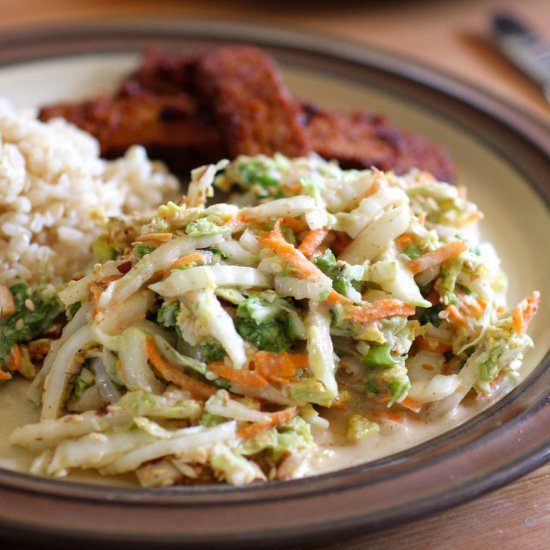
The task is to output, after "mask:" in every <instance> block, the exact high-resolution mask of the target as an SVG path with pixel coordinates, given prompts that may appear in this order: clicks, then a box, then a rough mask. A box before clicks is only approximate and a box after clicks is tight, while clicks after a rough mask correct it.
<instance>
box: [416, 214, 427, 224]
mask: <svg viewBox="0 0 550 550" xmlns="http://www.w3.org/2000/svg"><path fill="white" fill-rule="evenodd" d="M418 223H419V224H420V225H424V224H425V223H426V214H424V212H422V213H421V214H419V215H418Z"/></svg>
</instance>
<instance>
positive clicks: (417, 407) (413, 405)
mask: <svg viewBox="0 0 550 550" xmlns="http://www.w3.org/2000/svg"><path fill="white" fill-rule="evenodd" d="M399 404H400V405H401V406H403V407H405V408H406V409H409V410H410V411H412V412H414V413H419V412H420V411H421V410H422V405H421V404H420V403H419V402H418V401H415V400H414V399H413V398H412V397H409V396H408V395H407V397H405V399H403V401H401V402H400V403H399Z"/></svg>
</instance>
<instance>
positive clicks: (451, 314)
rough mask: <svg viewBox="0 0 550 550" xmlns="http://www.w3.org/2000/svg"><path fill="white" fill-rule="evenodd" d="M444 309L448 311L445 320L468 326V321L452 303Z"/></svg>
mask: <svg viewBox="0 0 550 550" xmlns="http://www.w3.org/2000/svg"><path fill="white" fill-rule="evenodd" d="M445 311H446V312H447V313H448V315H447V320H448V321H449V322H450V323H451V324H453V325H460V326H463V327H467V326H468V321H466V318H465V317H464V315H463V314H462V313H461V311H460V310H459V309H458V308H457V307H456V306H454V305H450V306H447V308H446V309H445Z"/></svg>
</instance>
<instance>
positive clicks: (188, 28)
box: [0, 17, 550, 543]
mask: <svg viewBox="0 0 550 550" xmlns="http://www.w3.org/2000/svg"><path fill="white" fill-rule="evenodd" d="M122 23H124V28H125V32H127V33H136V24H137V23H139V27H140V29H139V30H138V31H137V32H140V31H141V30H143V29H149V30H153V31H155V32H159V31H160V30H162V29H163V28H164V30H166V29H165V25H166V20H165V19H161V18H156V19H148V20H144V19H143V18H141V17H136V18H125V19H124V21H122V20H119V19H116V18H113V19H109V20H97V21H91V20H90V21H87V22H86V23H76V24H71V26H70V27H67V26H66V25H55V24H53V25H52V24H48V25H39V26H38V25H37V26H32V27H25V28H21V29H16V31H15V32H12V31H7V32H5V33H2V35H1V36H0V69H1V68H2V67H5V66H8V65H9V64H10V63H7V62H6V61H5V59H6V58H7V57H9V54H8V56H6V54H5V49H6V48H10V47H11V48H13V47H14V46H16V47H17V46H21V45H23V46H28V43H29V36H31V37H32V38H33V40H34V41H36V42H40V40H43V37H44V36H48V37H50V38H52V37H53V36H55V37H56V38H57V39H59V38H60V37H61V38H63V37H65V38H66V37H69V38H70V37H75V36H77V35H80V36H79V37H81V36H82V33H83V32H84V31H86V32H88V33H89V36H97V33H98V32H99V33H101V32H104V33H112V32H113V31H115V30H118V31H120V25H121V24H122ZM169 23H170V25H169V26H170V29H169V32H171V33H174V34H178V33H179V36H175V37H174V38H175V39H177V40H182V41H189V40H191V41H192V40H196V39H197V38H198V39H204V36H205V34H204V33H205V28H206V29H209V31H208V32H207V33H206V34H208V33H209V34H210V35H213V34H223V36H222V38H223V39H224V40H225V41H234V39H235V37H236V36H239V37H241V41H246V42H248V43H256V44H258V45H259V46H260V47H271V48H278V47H282V48H283V49H289V48H291V49H294V50H296V48H297V47H298V46H300V48H301V49H302V50H304V51H306V52H307V53H308V54H309V55H317V56H319V55H329V56H331V58H333V59H335V60H336V61H338V60H340V61H341V62H346V63H348V64H349V63H352V64H354V65H358V66H359V67H360V68H361V67H363V68H364V66H365V64H370V67H371V68H372V67H374V69H375V70H379V71H386V72H389V73H391V75H393V76H397V77H400V78H402V79H403V78H404V79H407V80H411V81H413V82H414V83H416V85H420V86H422V87H428V88H430V89H431V90H432V91H433V92H436V93H439V94H443V95H444V96H446V97H447V98H449V97H450V98H452V99H453V100H455V101H458V102H461V103H462V104H466V107H467V108H468V109H474V110H475V111H477V112H478V114H481V115H484V116H489V118H490V119H492V120H493V121H496V122H498V123H499V124H500V125H504V126H505V127H508V129H510V130H512V131H513V132H515V133H516V134H517V135H518V136H519V137H520V138H523V139H524V140H527V142H528V145H529V146H530V147H532V148H535V149H537V150H538V151H539V152H540V153H542V154H543V156H546V159H547V162H548V159H550V157H549V154H550V133H549V131H550V127H547V126H546V125H544V124H541V123H540V121H537V120H535V119H534V117H532V116H531V114H530V113H525V112H521V111H518V109H517V108H515V107H513V106H511V105H509V104H507V103H505V102H504V101H502V100H501V99H500V98H496V97H494V96H491V95H490V94H488V93H487V92H486V91H483V90H479V89H477V90H476V89H475V88H474V87H473V86H471V85H470V84H469V83H468V84H466V83H464V82H461V81H459V80H457V79H455V78H454V77H453V78H452V79H450V78H449V77H448V76H446V75H444V74H443V73H442V72H441V71H436V70H434V69H431V68H427V67H426V66H423V65H421V64H419V63H417V62H411V61H410V60H407V58H405V57H403V56H398V55H394V54H390V53H387V52H384V51H382V50H379V49H375V48H370V47H367V46H364V45H358V44H356V43H352V42H346V41H343V40H341V39H337V40H336V39H334V40H332V39H331V41H330V42H326V38H324V37H322V36H319V35H315V34H314V33H309V32H306V33H300V34H297V33H296V32H295V31H287V30H281V29H275V28H272V27H265V26H262V27H258V26H252V25H250V24H248V23H221V22H217V21H213V20H197V19H194V20H191V19H187V20H185V21H182V20H177V21H173V20H172V21H169ZM195 26H197V27H196V28H195ZM221 31H223V33H222V32H221ZM186 32H187V33H188V34H185V33H186ZM29 33H30V34H29ZM94 33H95V35H94ZM246 33H248V35H247V36H246V37H245V39H244V40H242V35H243V34H245V35H246ZM281 40H282V41H283V43H284V45H283V46H281V44H280V43H279V44H277V41H281ZM12 55H17V53H16V52H15V51H14V50H13V49H12ZM75 55H79V54H75ZM47 57H48V56H43V57H33V58H32V59H27V61H35V60H39V59H45V58H47ZM63 57H65V55H63ZM22 62H23V61H22V60H17V61H13V64H20V63H22ZM488 101H489V103H488ZM511 125H512V127H511ZM530 185H531V186H532V187H534V188H535V189H536V190H537V191H538V193H539V196H540V197H541V198H542V199H543V200H544V202H545V203H546V206H547V207H549V208H550V188H547V187H548V186H546V187H544V188H538V187H537V186H535V185H533V182H530ZM549 365H550V354H548V353H547V354H546V356H545V357H544V358H543V359H542V361H541V362H540V364H539V365H538V366H537V367H536V368H535V369H534V371H533V372H532V373H531V375H530V376H529V377H528V379H529V378H532V377H533V375H535V373H537V377H542V376H544V370H545V367H547V366H549ZM546 370H548V369H546ZM531 384H532V382H531ZM515 393H517V392H516V390H514V392H512V393H511V394H509V395H508V396H507V397H506V398H504V399H503V400H502V401H500V402H499V403H497V404H496V405H495V407H496V409H495V411H493V414H494V413H495V412H496V411H497V410H501V409H502V408H505V407H506V406H507V404H508V402H509V398H510V397H511V396H513V394H515ZM520 393H522V392H520ZM549 405H550V402H548V400H547V399H543V400H539V401H537V404H536V406H534V408H533V410H530V411H528V412H529V413H530V414H531V416H530V418H531V419H532V418H534V417H535V416H536V415H541V417H542V418H543V419H547V420H548V419H550V413H549V409H550V407H549ZM491 410H493V408H491ZM480 416H482V415H478V416H476V417H474V418H473V419H471V420H470V421H468V422H467V423H466V424H463V425H462V426H459V427H457V428H455V429H453V430H451V432H447V433H446V434H443V435H442V436H439V437H438V438H436V439H437V440H439V439H440V438H445V437H447V439H448V438H453V437H455V435H456V433H455V432H456V431H457V430H461V429H462V430H463V431H465V427H466V426H470V425H471V422H473V421H474V423H475V421H476V419H478V420H477V422H481V421H482V419H480V418H479V417H480ZM515 418H516V420H517V421H518V422H519V421H520V420H521V422H523V423H524V422H526V421H527V420H529V419H526V418H523V417H522V416H521V415H519V416H516V417H515ZM537 418H539V417H538V416H537ZM518 419H519V420H518ZM497 431H498V430H497ZM495 433H496V432H495ZM495 433H493V437H494V436H495ZM449 434H450V435H449ZM432 442H433V440H431V441H430V442H426V443H423V444H421V445H420V446H417V447H415V448H413V449H412V450H408V451H404V452H402V453H398V454H397V455H393V456H392V457H389V458H387V459H381V460H378V461H375V462H374V463H370V464H369V468H370V469H372V468H378V467H383V466H384V465H387V464H388V462H392V461H395V457H396V456H397V457H400V456H402V455H405V456H407V455H409V454H413V452H414V449H417V448H418V447H424V446H426V445H428V446H429V445H430V444H431V443H432ZM474 443H475V442H474ZM549 459H550V436H549V437H548V438H547V440H546V442H545V443H544V444H543V445H541V446H540V448H536V449H532V452H531V455H530V456H529V457H528V458H525V457H524V458H522V459H521V460H519V461H517V462H516V463H514V464H509V465H508V467H507V469H506V470H500V471H496V472H492V475H491V476H490V477H487V478H485V479H484V480H477V481H476V482H475V483H474V484H470V485H469V486H468V487H466V488H463V489H462V491H457V490H456V489H455V493H454V494H453V495H452V498H449V495H448V494H447V497H446V500H445V502H443V503H441V505H439V506H437V511H441V510H443V509H445V508H448V507H450V506H453V505H456V504H458V503H460V502H463V501H465V500H467V499H468V498H472V497H474V496H478V495H480V494H482V493H484V492H487V491H489V490H492V489H495V488H497V487H499V486H501V485H503V484H504V483H506V482H509V481H511V480H513V479H515V478H517V477H519V476H520V475H523V474H524V473H527V471H530V470H532V469H534V468H535V467H537V466H539V465H540V464H542V463H544V462H545V461H547V460H549ZM356 468H362V469H365V468H364V467H352V468H348V469H346V470H342V471H340V472H338V473H336V474H335V473H329V474H324V475H322V476H316V477H314V478H306V479H305V480H297V481H296V482H294V481H291V482H285V483H284V484H282V485H284V486H285V487H283V492H288V491H286V489H287V488H289V489H290V488H291V486H300V485H302V486H306V487H307V486H311V485H313V484H315V483H316V482H318V481H319V478H321V477H323V478H324V477H329V478H332V479H335V478H345V477H348V476H349V470H354V469H356ZM6 472H7V471H6V470H3V469H0V496H3V495H4V494H7V493H6V491H7V492H8V493H9V491H22V492H26V491H27V492H28V491H31V492H32V491H36V492H35V493H34V494H35V496H36V495H45V494H48V495H49V496H50V497H51V498H56V496H55V494H54V493H58V494H59V493H60V492H61V493H63V496H62V497H61V498H62V499H64V500H65V499H67V498H69V499H71V498H74V499H75V500H76V501H79V502H81V501H82V497H81V496H78V495H77V494H73V495H71V486H74V489H75V491H84V492H85V493H87V494H88V495H89V494H91V493H95V494H96V495H97V498H98V499H97V502H103V499H104V498H105V495H106V494H107V493H114V492H120V489H113V488H104V487H101V486H88V485H84V484H77V483H74V482H68V483H63V485H64V489H63V490H62V489H61V488H60V486H61V484H59V482H56V481H50V480H37V479H36V478H33V477H31V476H29V475H26V474H13V473H11V472H10V475H8V476H6V475H5V474H6ZM50 484H51V485H50ZM50 486H51V487H52V491H49V489H50ZM53 487H55V489H53ZM277 487H281V484H279V485H277ZM65 489H67V490H65ZM341 490H346V489H341ZM128 491H129V493H131V494H132V496H131V497H129V499H128V501H127V502H126V501H123V502H121V501H119V500H118V499H117V497H116V496H113V495H112V494H110V496H109V502H111V503H115V504H116V505H117V506H120V505H127V504H131V505H135V506H138V507H139V506H141V507H143V506H145V507H146V506H151V505H154V506H158V505H160V504H161V503H160V502H155V501H154V500H155V499H152V500H151V498H150V495H151V492H150V491H148V492H146V491H143V490H139V489H136V490H134V489H130V490H128ZM242 491H244V492H251V491H252V492H253V491H256V492H262V491H263V492H266V491H267V492H272V491H279V489H277V488H274V487H273V486H270V487H266V486H257V488H256V487H254V488H247V489H243V490H242ZM122 492H124V491H122ZM196 492H200V491H196ZM210 492H211V493H212V494H214V493H215V494H218V495H220V494H225V495H227V494H228V493H235V492H238V491H235V489H233V488H223V489H219V488H216V489H215V491H210ZM156 494H161V493H156ZM162 495H171V496H170V497H168V498H170V499H173V495H174V492H173V491H164V492H162ZM140 498H142V499H143V498H145V499H146V502H145V503H143V502H139V499H140ZM266 498H268V497H266ZM281 498H282V499H283V500H288V498H290V497H289V496H283V497H281ZM293 498H294V499H295V498H299V497H293ZM431 498H433V496H432V497H431ZM2 500H4V499H0V503H1V502H2ZM92 500H94V499H92ZM175 500H176V501H179V502H177V503H176V502H173V503H172V504H171V506H182V505H183V503H182V502H181V501H180V499H175ZM250 502H253V503H254V504H255V505H259V504H260V502H259V501H258V499H251V500H250ZM188 505H189V506H191V507H196V506H197V503H190V504H188ZM201 505H202V504H201ZM214 507H215V506H214ZM434 511H435V510H434V509H433V503H432V504H430V503H427V504H423V505H422V506H419V507H418V508H417V509H416V510H415V511H414V512H409V514H404V515H402V516H401V520H403V521H410V520H412V519H416V518H418V517H423V516H425V515H427V514H429V513H432V512H434ZM377 521H378V524H375V522H374V521H372V519H371V521H370V523H368V522H365V518H362V517H348V518H347V519H344V518H340V521H339V522H338V524H334V523H333V524H325V525H324V526H322V525H317V526H312V525H303V526H301V528H299V529H295V530H294V531H293V532H287V533H285V534H284V539H285V540H291V539H292V540H298V539H299V538H300V537H301V536H303V534H304V530H306V529H307V530H308V531H309V534H310V535H311V529H314V530H315V533H316V534H317V535H323V536H326V535H328V534H331V535H333V536H334V535H336V534H337V533H341V532H342V531H344V530H345V531H346V532H347V533H348V534H349V530H350V529H352V530H353V529H361V524H363V525H362V527H363V529H362V530H363V531H365V530H369V529H370V530H374V529H375V528H376V527H378V528H381V527H387V526H389V525H390V524H395V523H396V522H398V520H397V519H396V518H395V517H392V518H389V519H388V521H384V520H383V519H380V518H377ZM2 523H4V524H6V525H10V526H11V527H12V528H14V529H15V530H16V531H21V533H22V534H23V532H24V531H25V530H29V529H30V530H31V531H32V529H33V525H28V524H27V523H24V522H23V523H19V524H18V523H17V522H15V521H14V520H13V518H11V520H10V519H9V518H7V517H6V516H5V514H4V515H3V512H2V504H0V524H2ZM44 527H45V526H42V529H40V530H39V532H40V533H42V532H44ZM279 528H280V527H279ZM279 528H278V527H273V532H274V533H279V531H278V529H279ZM52 529H53V530H54V531H55V534H57V535H62V536H65V537H67V536H72V537H82V536H85V537H86V538H88V537H89V535H90V533H89V532H87V531H83V530H78V529H76V530H74V529H72V530H71V529H66V528H65V529H61V531H60V530H59V526H54V527H52ZM175 534H176V535H177V533H175ZM96 535H100V536H99V538H101V536H102V535H105V536H108V537H113V536H115V537H119V538H120V540H125V541H127V542H132V541H133V542H137V540H140V539H142V538H143V537H142V535H141V534H138V535H137V536H136V537H128V536H127V535H126V534H124V533H118V534H116V533H113V532H111V531H109V532H107V531H105V533H103V534H101V533H99V534H96ZM173 535H174V533H172V534H171V535H170V536H165V537H163V538H161V539H158V538H155V542H157V543H160V542H164V543H171V542H175V541H176V540H177V537H176V538H173ZM245 535H246V536H241V537H238V536H233V539H231V537H229V538H230V539H231V540H233V542H237V541H239V542H243V543H244V542H247V543H252V542H254V541H256V540H259V539H258V537H259V536H260V535H262V534H261V533H258V532H255V533H248V534H245ZM217 537H218V539H217V541H218V542H222V540H223V541H227V537H228V535H226V534H225V533H217ZM280 540H283V539H280ZM205 541H208V542H216V538H215V537H214V538H212V534H206V535H204V534H203V535H200V536H199V535H197V536H196V537H195V538H194V540H193V541H192V542H193V543H198V542H205ZM178 542H179V543H181V540H180V541H178Z"/></svg>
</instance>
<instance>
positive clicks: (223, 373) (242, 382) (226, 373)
mask: <svg viewBox="0 0 550 550" xmlns="http://www.w3.org/2000/svg"><path fill="white" fill-rule="evenodd" d="M208 370H209V371H210V372H213V373H214V374H215V375H216V376H219V377H220V378H225V379H226V380H229V381H230V382H233V383H234V384H238V385H239V386H243V387H245V388H255V389H259V390H261V389H263V388H265V387H266V386H267V380H266V379H265V378H264V377H263V376H260V375H259V374H258V373H257V372H254V371H250V370H239V369H234V368H233V367H228V366H227V365H224V364H223V363H221V362H217V361H216V362H213V363H209V364H208Z"/></svg>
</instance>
